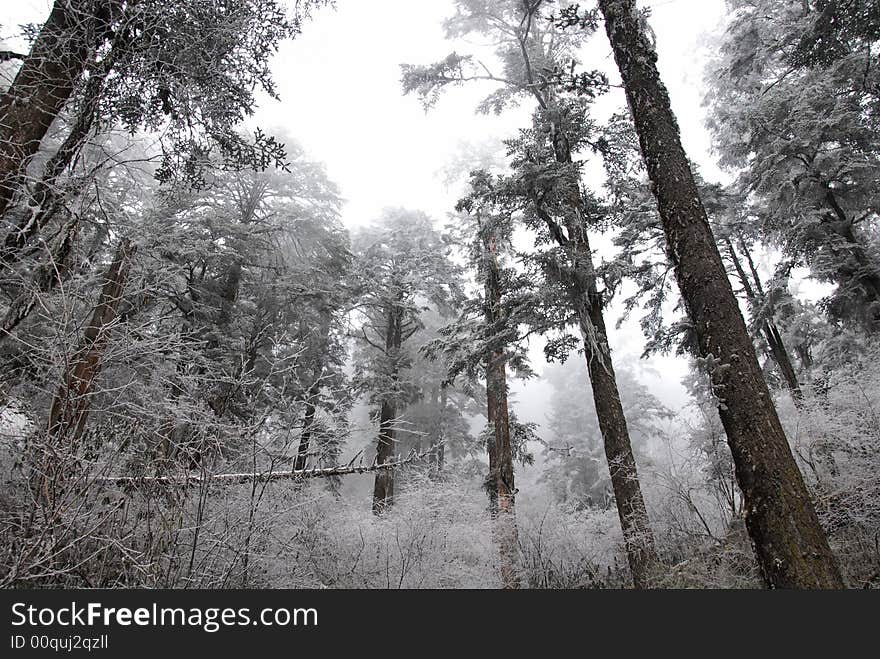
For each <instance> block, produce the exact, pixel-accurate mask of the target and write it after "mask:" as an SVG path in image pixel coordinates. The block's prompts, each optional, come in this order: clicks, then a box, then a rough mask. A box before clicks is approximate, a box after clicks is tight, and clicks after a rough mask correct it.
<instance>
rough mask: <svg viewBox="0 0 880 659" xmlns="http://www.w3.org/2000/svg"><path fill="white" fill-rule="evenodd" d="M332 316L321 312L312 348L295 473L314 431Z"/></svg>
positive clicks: (304, 458) (303, 465) (303, 461)
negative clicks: (317, 334)
mask: <svg viewBox="0 0 880 659" xmlns="http://www.w3.org/2000/svg"><path fill="white" fill-rule="evenodd" d="M331 322H332V316H331V314H330V311H329V310H325V311H322V313H321V325H320V328H319V330H318V331H319V332H320V338H319V340H318V344H317V346H315V348H314V352H313V354H312V358H311V362H312V367H311V380H312V382H311V385H310V386H309V390H308V392H306V408H305V413H304V414H303V429H302V433H301V434H300V438H299V448H298V449H297V453H296V461H295V462H294V465H293V468H294V470H295V471H302V470H303V469H305V468H306V463H307V462H308V456H309V448H310V444H311V441H312V434H313V432H314V429H315V415H316V413H317V410H318V399H319V397H320V396H319V394H320V392H321V378H322V377H323V376H324V363H325V360H326V359H327V348H328V346H329V344H330V324H331Z"/></svg>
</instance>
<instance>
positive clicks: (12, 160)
mask: <svg viewBox="0 0 880 659" xmlns="http://www.w3.org/2000/svg"><path fill="white" fill-rule="evenodd" d="M113 4H116V3H108V5H113ZM109 11H110V9H109V7H105V8H104V10H102V11H101V12H95V7H94V6H93V3H92V2H91V1H90V0H67V1H65V0H56V1H55V4H54V5H53V7H52V12H51V13H50V14H49V18H48V19H47V20H46V22H45V23H44V24H43V27H42V29H41V30H40V33H39V35H38V36H37V39H36V41H35V42H34V45H33V48H32V49H31V52H30V53H29V54H28V56H27V57H26V58H25V60H24V62H23V63H22V65H21V68H20V69H19V71H18V74H17V75H16V76H15V80H14V81H13V82H12V85H11V86H10V87H9V89H8V90H7V91H6V92H5V93H4V94H3V95H2V96H0V217H3V215H4V214H5V213H6V210H7V208H8V207H9V203H10V201H11V200H12V197H13V195H14V194H15V192H16V190H17V189H18V187H19V186H20V185H21V183H22V180H23V177H24V173H25V169H26V168H27V165H28V163H29V162H30V160H31V158H33V156H34V154H36V153H37V151H38V150H39V148H40V144H41V142H42V141H43V138H44V137H45V136H46V133H47V132H48V130H49V127H50V126H51V125H52V122H53V121H54V120H55V118H56V117H57V116H58V114H59V112H61V110H62V109H63V108H64V106H65V104H66V103H67V102H68V100H69V99H70V97H71V95H72V94H73V91H74V89H75V87H76V84H77V82H78V81H79V79H80V78H81V76H82V74H83V72H84V71H85V68H86V62H87V59H88V55H89V52H90V50H91V48H92V47H93V46H94V45H97V43H98V42H99V40H100V39H99V37H98V34H99V32H100V31H106V30H107V29H108V27H109V25H108V19H109V15H104V16H99V15H98V13H100V14H109ZM90 42H91V43H90Z"/></svg>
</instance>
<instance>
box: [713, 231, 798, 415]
mask: <svg viewBox="0 0 880 659" xmlns="http://www.w3.org/2000/svg"><path fill="white" fill-rule="evenodd" d="M725 242H726V245H727V251H728V254H729V255H730V260H731V262H732V263H733V267H734V270H736V276H737V277H738V278H739V281H740V284H742V287H743V291H744V292H745V294H746V299H747V300H748V301H749V305H750V306H751V308H752V311H753V313H756V312H757V311H758V310H759V309H760V307H761V305H762V303H764V301H765V296H764V291H763V289H762V287H761V280H760V279H759V278H758V272H757V270H756V269H755V266H754V262H753V261H752V258H751V256H750V255H749V253H748V252H747V251H744V254H745V256H746V258H747V259H748V261H749V268H750V270H751V273H752V277H753V278H754V282H755V286H754V287H753V286H752V283H751V281H750V280H749V277H748V275H747V274H746V271H745V269H744V268H743V267H742V263H740V261H739V257H738V256H737V253H736V250H735V249H734V248H733V243H731V242H730V240H729V239H725ZM760 327H761V334H763V336H764V340H765V341H766V342H767V346H768V347H769V348H770V354H771V356H772V357H773V361H774V362H776V366H777V367H778V368H779V372H780V373H781V374H782V377H783V379H784V380H785V384H786V385H787V386H788V389H789V391H790V392H791V395H792V398H794V400H795V403H799V402H800V401H801V400H802V399H803V397H804V395H803V392H802V391H801V385H800V383H799V382H798V379H797V373H796V372H795V370H794V364H793V363H792V361H791V356H790V355H789V354H788V349H787V348H786V347H785V342H784V341H783V339H782V333H781V332H780V331H779V328H778V327H777V326H776V323H774V322H773V321H770V320H765V321H763V322H761V325H760Z"/></svg>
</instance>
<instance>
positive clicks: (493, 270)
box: [480, 226, 519, 588]
mask: <svg viewBox="0 0 880 659" xmlns="http://www.w3.org/2000/svg"><path fill="white" fill-rule="evenodd" d="M480 233H481V234H482V236H481V237H482V241H483V256H484V263H485V265H484V276H485V278H486V282H485V290H486V321H487V323H488V325H489V326H490V327H494V326H498V325H499V324H500V323H501V322H503V319H502V317H501V314H502V311H501V294H502V291H501V276H500V271H499V268H498V255H497V245H496V238H495V235H494V232H493V230H492V228H491V227H485V226H482V227H481V228H480ZM506 360H507V358H506V355H505V354H504V350H503V349H494V350H492V351H491V352H490V353H489V355H488V357H487V363H486V399H487V406H488V409H487V416H488V419H489V422H490V423H491V424H492V428H493V430H494V432H493V436H492V437H490V438H488V440H487V443H488V444H489V446H488V449H489V479H488V485H489V501H490V508H491V510H492V512H493V516H494V517H495V534H496V537H497V539H498V548H499V553H500V559H501V583H502V585H503V587H504V588H519V577H518V575H517V568H516V566H517V562H518V546H519V537H518V533H517V528H516V509H515V495H516V487H515V486H514V472H513V449H512V447H511V442H510V411H509V408H508V404H507V372H506ZM493 444H494V445H493Z"/></svg>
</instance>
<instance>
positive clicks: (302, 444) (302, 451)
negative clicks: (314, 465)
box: [293, 383, 320, 471]
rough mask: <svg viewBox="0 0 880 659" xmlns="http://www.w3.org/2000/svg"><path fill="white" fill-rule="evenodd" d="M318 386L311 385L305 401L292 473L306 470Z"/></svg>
mask: <svg viewBox="0 0 880 659" xmlns="http://www.w3.org/2000/svg"><path fill="white" fill-rule="evenodd" d="M318 389H320V387H319V386H317V383H316V384H315V385H312V388H311V389H309V393H308V400H307V401H306V411H305V414H303V430H302V434H300V436H299V448H298V449H297V452H296V460H295V461H294V463H293V470H294V471H302V470H303V469H305V468H306V465H307V463H308V459H309V444H310V443H311V441H312V429H313V428H314V425H315V413H316V412H317V407H316V405H315V398H316V397H317V395H318Z"/></svg>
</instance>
